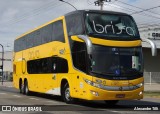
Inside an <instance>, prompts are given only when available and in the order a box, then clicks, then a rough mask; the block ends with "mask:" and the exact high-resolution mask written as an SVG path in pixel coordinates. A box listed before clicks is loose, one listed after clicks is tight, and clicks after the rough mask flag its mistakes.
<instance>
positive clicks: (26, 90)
mask: <svg viewBox="0 0 160 114" xmlns="http://www.w3.org/2000/svg"><path fill="white" fill-rule="evenodd" d="M24 94H25V95H30V91H29V88H28V82H27V81H25V82H24Z"/></svg>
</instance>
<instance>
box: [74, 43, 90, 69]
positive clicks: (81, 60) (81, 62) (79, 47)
mask: <svg viewBox="0 0 160 114" xmlns="http://www.w3.org/2000/svg"><path fill="white" fill-rule="evenodd" d="M86 50H87V49H86V45H85V43H81V42H76V41H74V42H73V44H72V59H73V64H74V66H75V67H76V68H77V69H79V70H81V71H83V72H87V68H86V66H87V57H86V56H87V51H86Z"/></svg>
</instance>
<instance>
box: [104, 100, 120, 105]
mask: <svg viewBox="0 0 160 114" xmlns="http://www.w3.org/2000/svg"><path fill="white" fill-rule="evenodd" d="M118 101H119V100H105V103H106V105H108V106H114V105H116V104H117V103H118Z"/></svg>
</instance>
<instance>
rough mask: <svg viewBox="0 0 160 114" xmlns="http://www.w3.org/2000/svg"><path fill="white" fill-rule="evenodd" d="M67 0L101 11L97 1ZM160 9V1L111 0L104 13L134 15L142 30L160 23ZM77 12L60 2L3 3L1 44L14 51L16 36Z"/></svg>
mask: <svg viewBox="0 0 160 114" xmlns="http://www.w3.org/2000/svg"><path fill="white" fill-rule="evenodd" d="M65 1H67V2H69V3H71V4H72V5H74V6H75V7H76V8H77V9H78V10H82V9H96V10H99V9H100V7H98V6H95V4H94V2H95V1H96V0H65ZM159 6H160V0H111V2H105V4H104V10H111V11H118V12H124V13H128V14H131V15H132V16H133V18H134V19H135V21H136V23H137V25H138V27H139V29H140V30H141V29H144V28H149V27H152V26H153V27H157V26H158V25H159V24H160V12H159V11H160V7H159ZM149 8H152V9H151V10H146V11H143V12H141V11H142V10H144V9H149ZM74 10H75V9H74V8H73V7H71V6H70V5H68V4H66V3H63V2H60V1H59V0H0V44H2V45H3V46H4V49H5V51H12V50H13V45H14V40H15V39H16V37H18V36H20V35H21V34H23V33H25V32H27V31H29V30H31V29H34V28H36V27H38V26H40V25H42V24H44V23H46V22H48V21H51V20H53V19H55V18H57V17H59V16H61V15H64V14H66V13H68V12H71V11H74ZM0 51H1V48H0Z"/></svg>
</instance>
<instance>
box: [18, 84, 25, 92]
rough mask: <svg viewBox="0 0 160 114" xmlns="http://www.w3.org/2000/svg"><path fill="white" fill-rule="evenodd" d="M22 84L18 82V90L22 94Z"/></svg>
mask: <svg viewBox="0 0 160 114" xmlns="http://www.w3.org/2000/svg"><path fill="white" fill-rule="evenodd" d="M23 90H24V85H23V84H22V82H19V92H20V93H21V94H22V93H23V92H24V91H23Z"/></svg>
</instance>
